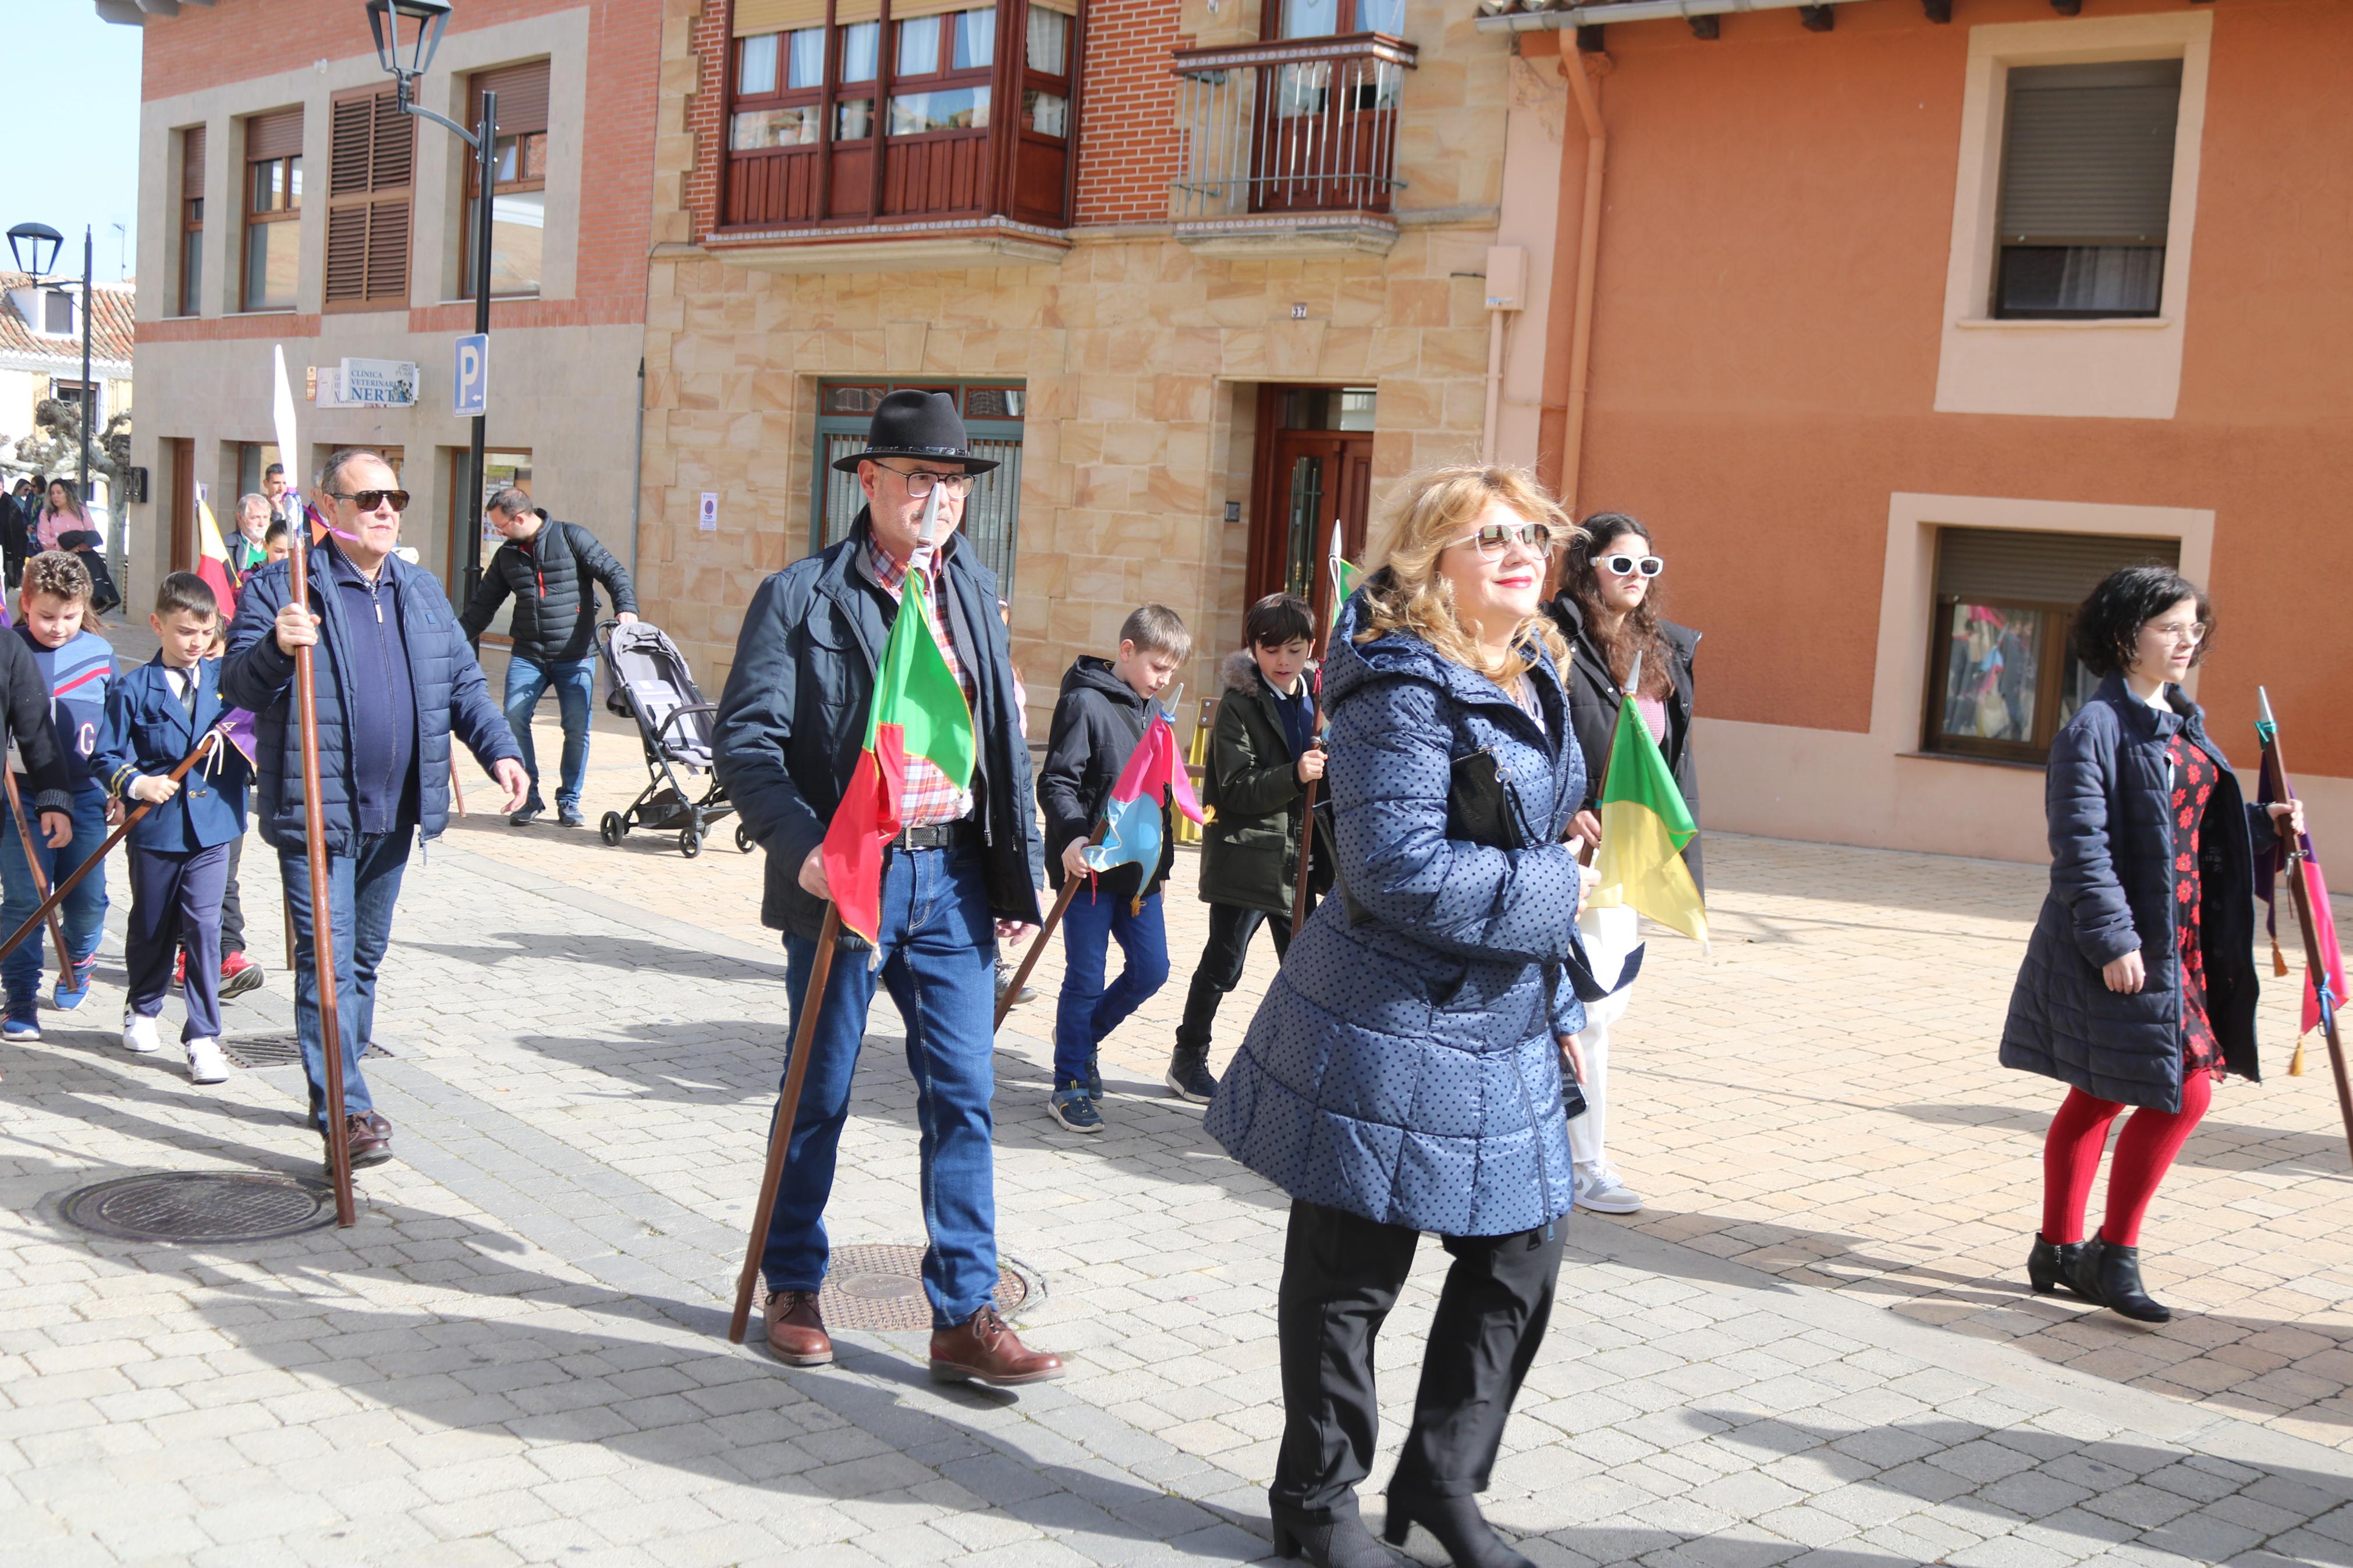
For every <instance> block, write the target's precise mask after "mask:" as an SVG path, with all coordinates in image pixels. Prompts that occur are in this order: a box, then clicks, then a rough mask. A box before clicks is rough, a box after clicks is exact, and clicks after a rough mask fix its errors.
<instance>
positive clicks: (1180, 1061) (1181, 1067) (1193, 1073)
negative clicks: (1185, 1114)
mask: <svg viewBox="0 0 2353 1568" xmlns="http://www.w3.org/2000/svg"><path fill="white" fill-rule="evenodd" d="M1166 1082H1167V1084H1168V1088H1169V1089H1170V1090H1171V1091H1172V1092H1173V1093H1175V1094H1176V1098H1177V1099H1179V1100H1191V1101H1192V1102H1193V1103H1194V1104H1196V1105H1207V1104H1208V1103H1209V1097H1210V1096H1211V1095H1213V1094H1215V1093H1217V1092H1218V1079H1217V1075H1216V1074H1214V1073H1212V1072H1210V1071H1209V1063H1208V1054H1207V1053H1206V1052H1194V1051H1188V1050H1187V1049H1185V1047H1182V1046H1179V1047H1176V1053H1175V1054H1174V1055H1172V1056H1171V1057H1169V1058H1168V1077H1167V1079H1166Z"/></svg>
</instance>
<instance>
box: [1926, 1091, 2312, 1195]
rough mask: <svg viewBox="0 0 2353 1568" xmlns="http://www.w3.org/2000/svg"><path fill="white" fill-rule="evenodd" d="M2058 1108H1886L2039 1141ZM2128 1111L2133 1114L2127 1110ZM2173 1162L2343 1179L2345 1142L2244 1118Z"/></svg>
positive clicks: (2194, 1138)
mask: <svg viewBox="0 0 2353 1568" xmlns="http://www.w3.org/2000/svg"><path fill="white" fill-rule="evenodd" d="M2054 1108H2055V1107H2052V1106H2046V1107H2041V1108H2030V1107H2024V1106H2015V1105H1967V1104H1957V1105H1894V1106H1889V1107H1888V1108H1887V1109H1888V1110H1893V1111H1894V1112H1895V1113H1896V1114H1897V1115H1899V1116H1908V1117H1910V1118H1911V1119H1912V1120H1913V1121H1926V1122H1929V1123H1931V1124H1932V1125H1936V1126H1940V1127H1983V1128H1990V1129H1993V1130H1995V1131H2003V1132H2023V1133H2028V1134H2031V1136H2032V1137H2033V1138H2034V1140H2035V1142H2036V1143H2037V1144H2038V1145H2039V1144H2040V1143H2041V1142H2042V1134H2043V1133H2044V1131H2047V1130H2048V1129H2049V1127H2050V1125H2051V1112H2052V1109H2054ZM2127 1114H2129V1113H2127ZM2175 1163H2177V1164H2183V1165H2197V1166H2200V1167H2202V1168H2204V1169H2206V1170H2210V1171H2274V1170H2275V1171H2280V1172H2282V1173H2294V1174H2296V1175H2304V1176H2329V1177H2335V1178H2337V1180H2340V1181H2342V1180H2345V1179H2347V1178H2346V1173H2345V1140H2344V1139H2343V1138H2341V1137H2337V1136H2332V1135H2330V1134H2327V1133H2320V1132H2286V1131H2281V1130H2280V1129H2278V1128H2276V1127H2257V1126H2254V1125H2253V1124H2251V1123H2248V1122H2242V1121H2215V1120H2213V1119H2212V1118H2211V1117H2210V1118H2208V1119H2207V1120H2205V1121H2200V1123H2199V1124H2198V1128H2197V1131H2194V1132H2192V1133H2190V1135H2189V1143H2188V1144H2186V1145H2185V1146H2184V1147H2183V1148H2182V1151H2181V1152H2180V1153H2179V1154H2178V1155H2176V1156H2175Z"/></svg>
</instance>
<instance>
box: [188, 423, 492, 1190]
mask: <svg viewBox="0 0 2353 1568" xmlns="http://www.w3.org/2000/svg"><path fill="white" fill-rule="evenodd" d="M399 486H400V481H399V479H397V478H396V476H395V475H394V473H393V471H392V469H391V468H390V467H388V466H387V465H386V464H385V461H384V459H383V458H379V457H377V456H376V455H375V453H374V452H364V451H356V450H345V451H341V452H337V453H336V454H335V455H334V456H333V457H332V458H328V459H327V466H326V468H324V469H323V470H322V472H321V474H320V477H319V499H320V500H322V502H324V503H325V505H324V510H326V512H327V515H328V517H329V519H330V521H331V523H332V528H333V530H334V532H333V535H332V537H331V538H330V539H328V540H327V541H326V542H323V543H320V544H315V545H313V546H311V553H310V555H309V557H308V570H309V573H310V582H309V588H310V603H308V604H307V605H298V604H295V603H292V602H291V599H292V587H293V583H292V568H291V566H290V563H285V562H280V563H276V564H274V565H270V566H265V567H263V568H262V569H261V570H260V571H259V572H256V573H255V574H253V575H252V576H251V577H250V578H248V580H247V582H246V585H245V588H244V591H243V593H242V594H241V595H239V597H238V604H237V624H236V625H235V626H232V627H231V628H230V629H229V638H228V657H227V658H226V659H225V660H223V661H222V665H221V692H222V694H223V695H224V696H225V697H227V700H229V701H230V702H232V703H234V704H236V705H237V707H239V708H245V709H249V710H252V712H253V714H254V716H255V731H256V736H257V745H256V748H255V749H256V752H257V753H258V754H257V757H256V762H257V763H258V765H259V773H260V780H259V788H258V790H257V793H256V802H255V804H256V813H255V815H256V816H257V817H258V818H259V824H260V828H261V837H262V840H263V842H265V843H267V844H269V847H272V848H273V849H276V850H277V851H278V866H279V874H280V879H281V880H282V881H283V883H284V885H285V889H286V902H287V906H288V908H289V909H290V910H292V911H293V916H294V933H295V966H294V1025H295V1028H296V1031H297V1032H298V1033H299V1034H300V1035H301V1041H302V1070H303V1071H304V1072H305V1073H306V1074H308V1075H309V1077H310V1079H311V1117H312V1120H313V1121H315V1122H316V1123H317V1125H318V1127H319V1130H320V1131H321V1133H322V1135H323V1134H324V1133H325V1132H326V1131H327V1127H328V1122H327V1120H326V1118H327V1115H328V1110H327V1107H326V1095H327V1090H326V1081H327V1077H326V1054H325V1047H324V1045H323V1043H322V1037H321V1033H320V1027H319V978H318V968H317V965H316V963H315V962H314V960H313V958H312V956H311V872H310V865H309V862H308V860H307V859H306V858H305V855H304V851H305V839H304V819H303V802H302V736H301V724H300V723H299V721H297V720H296V717H295V711H294V692H293V681H294V650H295V649H296V648H298V647H316V648H317V649H318V653H317V654H316V655H315V656H314V657H313V661H312V667H313V669H314V670H315V672H316V680H317V689H318V711H319V800H320V805H321V806H322V809H323V815H324V816H325V819H326V842H327V861H328V879H327V880H328V893H327V897H328V905H329V908H328V917H329V920H330V921H332V924H331V926H330V930H331V931H332V932H333V935H334V945H335V1020H336V1024H337V1027H338V1033H339V1034H340V1035H341V1036H342V1039H341V1040H340V1041H339V1042H338V1044H339V1046H340V1048H341V1049H342V1051H343V1105H342V1106H341V1107H340V1108H338V1111H339V1113H340V1114H341V1115H342V1116H343V1119H344V1121H343V1127H344V1136H345V1138H346V1139H347V1141H348V1143H349V1147H350V1150H351V1159H352V1163H353V1165H354V1166H359V1165H375V1164H381V1163H384V1162H385V1161H386V1160H389V1159H390V1158H392V1126H391V1124H390V1123H389V1122H387V1121H385V1119H384V1118H383V1117H381V1116H378V1115H377V1114H376V1113H375V1106H374V1104H373V1102H372V1101H371V1100H369V1098H368V1089H367V1079H365V1078H364V1077H363V1076H361V1073H360V1060H359V1058H360V1052H361V1051H362V1050H363V1049H364V1042H365V1041H366V1040H367V1039H368V1038H369V1037H371V1035H372V1034H373V1029H372V1027H371V1026H372V1025H373V1023H374V1021H375V981H376V968H377V966H378V965H379V964H380V963H383V962H384V952H385V945H386V943H387V942H389V940H390V937H391V934H392V910H393V905H394V904H395V903H396V902H397V901H398V900H399V898H400V879H401V874H402V872H403V871H405V870H406V868H407V866H408V849H409V846H410V844H412V843H413V842H415V841H416V840H417V838H418V837H420V836H421V837H424V838H427V839H432V838H435V837H439V835H440V833H441V830H442V829H443V828H444V827H445V826H448V819H449V743H450V740H451V737H452V736H455V737H456V738H457V739H458V740H459V741H462V742H465V744H466V749H467V750H468V751H470V752H473V753H474V756H475V758H476V760H478V761H479V762H480V763H481V764H482V765H483V766H484V767H485V768H487V769H488V770H489V771H490V773H491V777H492V778H494V779H496V780H497V781H498V782H499V784H500V785H501V787H503V788H504V789H505V791H506V792H507V801H506V805H505V806H504V808H503V809H505V810H508V811H512V810H514V809H515V808H516V807H517V806H519V805H522V800H523V796H524V795H525V793H526V792H528V791H529V789H530V787H531V781H530V778H529V776H528V775H527V774H526V773H524V772H523V766H522V753H521V752H520V751H519V750H518V749H517V748H516V746H515V741H514V736H513V734H512V732H511V731H509V730H508V729H507V721H506V718H505V716H504V715H503V714H501V712H500V711H499V706H498V704H497V703H496V702H494V701H492V700H491V693H490V687H489V684H488V683H487V682H486V681H485V680H484V679H482V667H481V666H480V665H479V664H477V663H476V662H474V652H473V648H472V647H470V645H469V644H468V642H467V640H466V634H465V632H464V631H463V630H462V629H461V628H460V627H459V625H458V617H457V615H456V613H455V612H454V611H452V610H451V609H450V607H449V601H448V597H447V596H445V595H443V594H442V592H441V585H440V584H438V583H437V582H435V581H434V580H433V578H432V576H431V575H430V574H427V573H426V572H424V571H422V570H421V569H419V568H417V567H415V566H411V565H409V564H408V563H406V562H405V561H403V560H402V559H401V558H400V557H399V556H397V555H396V554H394V553H393V552H394V551H395V550H396V548H397V547H398V546H399V543H400V514H401V511H402V510H404V509H405V508H406V506H407V505H408V492H407V491H406V490H404V489H400V488H399Z"/></svg>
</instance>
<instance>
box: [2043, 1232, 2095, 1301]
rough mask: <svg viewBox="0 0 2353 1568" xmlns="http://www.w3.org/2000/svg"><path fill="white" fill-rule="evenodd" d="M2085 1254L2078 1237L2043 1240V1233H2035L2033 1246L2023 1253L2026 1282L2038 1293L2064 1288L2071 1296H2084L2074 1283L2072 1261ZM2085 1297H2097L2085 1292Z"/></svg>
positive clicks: (2085, 1298) (2090, 1299) (2090, 1298)
mask: <svg viewBox="0 0 2353 1568" xmlns="http://www.w3.org/2000/svg"><path fill="white" fill-rule="evenodd" d="M2083 1256H2084V1243H2082V1242H2080V1241H2045V1240H2043V1239H2042V1232H2041V1231H2037V1232H2035V1233H2034V1250H2033V1251H2031V1252H2030V1253H2028V1254H2027V1255H2026V1279H2027V1282H2028V1283H2029V1284H2031V1285H2032V1286H2033V1287H2034V1293H2035V1294H2036V1295H2038V1296H2048V1295H2051V1294H2052V1293H2054V1292H2056V1291H2060V1290H2064V1291H2066V1292H2067V1293H2068V1294H2069V1295H2071V1296H2083V1295H2084V1292H2083V1291H2082V1290H2080V1289H2077V1288H2076V1285H2075V1264H2076V1261H2077V1260H2078V1259H2079V1258H2082V1257H2083ZM2084 1300H2087V1301H2092V1300H2097V1299H2096V1298H2094V1297H2091V1296H2084Z"/></svg>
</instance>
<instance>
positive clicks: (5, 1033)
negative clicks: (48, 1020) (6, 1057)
mask: <svg viewBox="0 0 2353 1568" xmlns="http://www.w3.org/2000/svg"><path fill="white" fill-rule="evenodd" d="M40 1037H41V1020H40V1016H39V1015H38V1014H37V1013H36V1012H35V1011H34V1002H33V999H32V998H31V997H30V996H27V997H26V998H25V999H24V1000H23V1001H21V1002H18V1001H13V1000H12V1001H11V1002H10V1003H9V1004H8V1016H6V1017H5V1018H0V1040H37V1039H39V1038H40Z"/></svg>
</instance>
